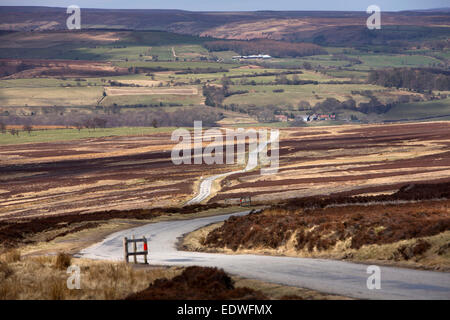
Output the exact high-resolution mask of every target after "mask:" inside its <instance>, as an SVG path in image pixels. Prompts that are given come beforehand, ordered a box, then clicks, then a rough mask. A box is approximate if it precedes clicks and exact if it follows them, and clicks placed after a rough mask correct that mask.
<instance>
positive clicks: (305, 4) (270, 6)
mask: <svg viewBox="0 0 450 320" xmlns="http://www.w3.org/2000/svg"><path fill="white" fill-rule="evenodd" d="M72 4H74V5H78V6H79V7H81V8H108V9H183V10H190V11H254V10H299V11H302V10H325V11H334V10H339V11H365V10H366V9H367V7H368V6H369V5H372V4H375V5H378V6H379V7H380V8H381V10H382V11H401V10H415V9H432V8H443V7H449V6H450V5H449V1H448V0H426V1H425V0H420V1H418V0H344V1H343V0H315V1H311V0H308V1H302V0H220V1H219V0H170V1H168V0H127V1H124V0H68V1H66V0H41V1H36V0H0V5H8V6H49V7H67V6H69V5H72Z"/></svg>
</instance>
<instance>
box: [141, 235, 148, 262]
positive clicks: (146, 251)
mask: <svg viewBox="0 0 450 320" xmlns="http://www.w3.org/2000/svg"><path fill="white" fill-rule="evenodd" d="M142 239H144V252H145V254H144V263H145V264H148V262H147V255H148V245H147V238H146V237H142Z"/></svg>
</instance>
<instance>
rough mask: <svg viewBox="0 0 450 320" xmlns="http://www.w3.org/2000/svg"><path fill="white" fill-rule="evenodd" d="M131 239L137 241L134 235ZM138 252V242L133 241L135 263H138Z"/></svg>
mask: <svg viewBox="0 0 450 320" xmlns="http://www.w3.org/2000/svg"><path fill="white" fill-rule="evenodd" d="M131 238H132V239H133V240H135V238H134V235H133V236H132V237H131ZM136 252H137V246H136V241H133V253H134V255H133V259H134V263H137V255H136Z"/></svg>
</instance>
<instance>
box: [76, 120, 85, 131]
mask: <svg viewBox="0 0 450 320" xmlns="http://www.w3.org/2000/svg"><path fill="white" fill-rule="evenodd" d="M74 127H75V128H77V129H78V132H80V131H81V129H83V125H82V124H81V123H79V122H76V123H74Z"/></svg>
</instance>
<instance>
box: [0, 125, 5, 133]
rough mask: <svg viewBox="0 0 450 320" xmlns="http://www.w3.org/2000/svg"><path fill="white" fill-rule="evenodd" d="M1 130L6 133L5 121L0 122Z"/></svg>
mask: <svg viewBox="0 0 450 320" xmlns="http://www.w3.org/2000/svg"><path fill="white" fill-rule="evenodd" d="M0 132H1V133H3V134H5V133H6V124H4V123H3V122H0Z"/></svg>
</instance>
